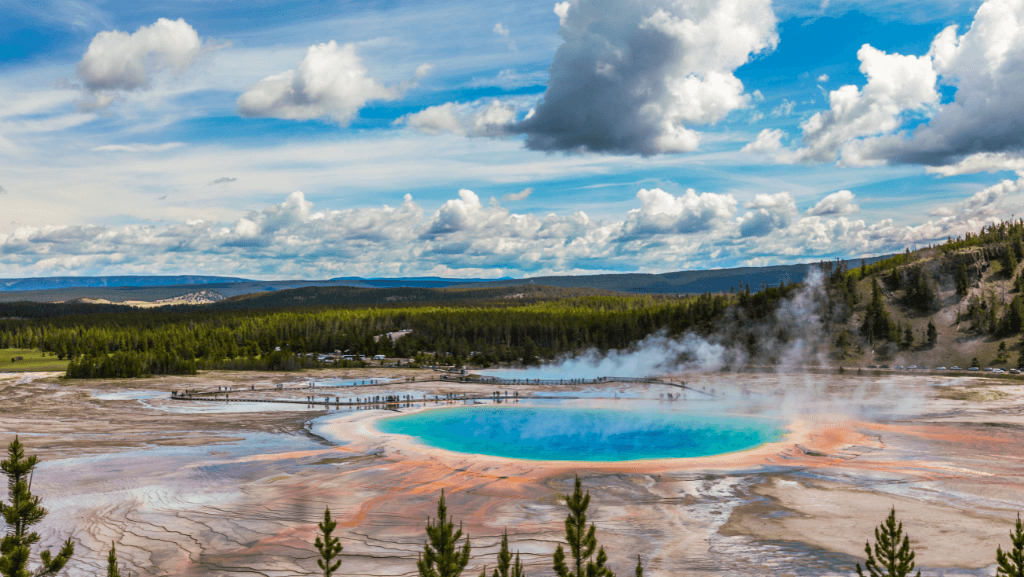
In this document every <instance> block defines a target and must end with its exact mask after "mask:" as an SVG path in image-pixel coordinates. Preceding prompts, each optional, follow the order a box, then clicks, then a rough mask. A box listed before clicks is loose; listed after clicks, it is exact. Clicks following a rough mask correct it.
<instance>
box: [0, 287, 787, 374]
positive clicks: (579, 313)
mask: <svg viewBox="0 0 1024 577" xmlns="http://www.w3.org/2000/svg"><path fill="white" fill-rule="evenodd" d="M796 287H797V285H796V284H790V285H785V286H779V287H764V288H763V290H760V291H757V292H752V291H751V290H750V287H749V286H748V287H746V289H745V290H743V291H741V292H739V293H736V294H703V295H697V296H690V297H664V296H650V295H645V296H621V297H578V298H568V299H563V300H560V301H556V302H542V303H533V304H526V305H522V306H517V307H509V306H504V305H503V306H500V307H490V306H468V307H434V306H428V307H403V308H397V307H396V308H385V309H378V308H363V309H338V308H336V309H291V310H277V311H208V310H203V311H200V310H194V311H192V312H188V313H169V312H165V311H159V310H153V309H140V310H135V311H131V312H127V313H112V314H109V315H69V316H63V317H50V318H34V319H19V320H11V319H8V320H0V348H30V349H41V350H43V351H47V352H53V353H54V354H55V355H56V356H57V357H58V358H60V359H65V358H69V359H72V360H73V362H72V364H71V366H70V367H69V370H68V376H69V377H72V378H78V377H82V378H89V376H93V377H105V376H138V375H144V374H153V375H157V374H191V373H194V372H195V371H196V370H198V369H218V368H233V369H252V370H291V369H299V368H308V367H313V366H321V365H319V364H318V363H317V362H316V360H315V358H310V357H307V356H306V355H307V354H308V353H318V352H333V351H336V350H337V351H343V352H349V353H351V354H362V355H366V356H371V355H377V354H383V355H386V356H387V357H389V358H393V357H399V358H414V357H416V356H417V354H424V353H425V354H430V355H433V356H434V358H439V357H443V358H448V359H452V360H458V359H467V358H469V357H470V353H471V352H475V353H477V355H478V356H475V357H474V361H475V362H477V363H480V364H487V363H493V362H514V361H517V360H520V359H523V360H525V361H527V362H529V360H531V359H534V358H553V357H555V356H556V355H559V354H564V353H574V352H580V351H583V350H587V349H591V348H597V349H600V350H608V349H612V348H616V349H621V348H625V347H628V346H629V345H631V344H632V343H635V342H636V341H639V340H641V339H643V338H644V337H646V336H648V335H650V334H652V333H655V332H657V331H659V330H667V331H668V333H669V334H680V333H683V332H685V331H694V332H698V333H709V332H711V331H713V330H714V328H715V326H716V322H717V321H718V320H720V319H721V318H722V316H723V315H724V314H725V312H726V311H727V310H734V311H740V312H741V313H742V315H743V316H744V318H746V319H748V320H757V319H762V318H766V317H768V316H770V315H771V314H773V312H774V310H775V309H776V307H777V303H778V301H779V300H780V299H783V298H785V297H786V296H788V295H789V294H790V293H791V292H792V291H793V290H795V289H796ZM403 329H411V331H412V332H411V333H410V334H409V335H408V336H405V337H403V338H399V339H397V340H392V339H390V338H388V337H387V336H386V334H387V333H389V332H393V331H400V330H403ZM278 349H279V350H278ZM278 353H279V354H278Z"/></svg>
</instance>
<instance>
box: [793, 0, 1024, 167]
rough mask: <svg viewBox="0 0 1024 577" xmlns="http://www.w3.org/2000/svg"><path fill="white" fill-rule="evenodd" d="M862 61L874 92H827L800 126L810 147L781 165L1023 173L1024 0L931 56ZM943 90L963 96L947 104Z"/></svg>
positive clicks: (1001, 7)
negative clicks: (823, 107) (824, 106)
mask: <svg viewBox="0 0 1024 577" xmlns="http://www.w3.org/2000/svg"><path fill="white" fill-rule="evenodd" d="M857 56H858V58H859V59H860V61H861V72H862V73H864V75H865V76H866V77H867V79H868V81H867V84H866V85H865V86H863V87H861V88H858V87H856V86H854V85H847V86H843V87H841V88H839V89H838V90H834V91H832V92H830V93H829V104H830V108H829V110H827V111H824V112H819V113H818V114H815V115H814V116H813V117H811V118H810V119H808V120H807V121H805V122H804V123H803V124H802V125H801V128H802V129H803V147H801V148H799V149H798V150H795V151H793V152H792V154H778V155H776V160H777V161H780V162H786V161H791V160H793V159H796V160H801V161H806V162H832V161H836V160H838V161H839V162H840V164H845V165H875V164H882V163H891V164H923V165H926V166H928V167H929V169H928V172H930V173H933V174H939V175H944V176H949V175H954V174H966V173H968V172H980V171H989V172H992V171H997V170H1016V169H1017V168H1018V167H1019V166H1021V162H1020V161H1018V160H1017V159H1018V158H1020V157H1021V156H1022V155H1024V131H1021V130H1020V129H1019V127H1020V126H1021V125H1022V124H1024V102H1022V101H1021V99H1020V90H1019V87H1020V86H1022V85H1024V0H986V1H985V2H984V3H983V4H982V5H981V6H980V7H979V8H978V10H977V12H976V13H975V16H974V21H973V22H972V23H971V26H970V28H969V29H968V30H967V31H966V32H964V33H963V34H959V35H958V34H957V27H956V26H955V25H953V26H949V27H947V28H945V29H944V30H943V31H942V32H940V33H939V34H938V35H936V36H935V39H934V40H933V42H932V45H931V49H930V50H929V51H928V53H927V54H924V55H921V56H901V55H899V54H886V53H884V52H881V51H879V50H877V49H875V48H872V47H871V46H869V45H867V44H865V45H864V46H863V47H862V48H861V49H860V51H859V52H858V53H857ZM940 83H941V84H944V85H947V86H951V87H953V88H955V89H956V90H955V95H954V98H953V101H952V102H948V103H945V104H940V101H939V93H938V90H937V87H938V85H939V84H940ZM922 117H923V118H924V120H925V121H924V122H920V121H921V120H922ZM914 125H916V127H915V128H914V129H913V130H912V131H909V130H907V128H908V127H909V126H914Z"/></svg>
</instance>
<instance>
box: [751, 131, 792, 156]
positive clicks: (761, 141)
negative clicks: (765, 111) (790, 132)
mask: <svg viewBox="0 0 1024 577" xmlns="http://www.w3.org/2000/svg"><path fill="white" fill-rule="evenodd" d="M785 135H786V133H785V132H783V131H782V130H779V129H777V128H776V129H769V128H765V129H764V130H762V131H761V132H759V133H758V134H757V138H755V139H754V140H752V141H750V142H748V143H747V144H746V146H744V147H743V148H742V149H741V150H740V152H751V153H760V154H771V153H775V152H778V151H779V150H781V149H782V137H784V136H785Z"/></svg>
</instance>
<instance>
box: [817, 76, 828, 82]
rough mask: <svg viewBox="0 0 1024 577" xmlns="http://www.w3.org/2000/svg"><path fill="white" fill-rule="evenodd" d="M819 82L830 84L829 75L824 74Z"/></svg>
mask: <svg viewBox="0 0 1024 577" xmlns="http://www.w3.org/2000/svg"><path fill="white" fill-rule="evenodd" d="M818 82H828V74H822V75H821V76H819V77H818Z"/></svg>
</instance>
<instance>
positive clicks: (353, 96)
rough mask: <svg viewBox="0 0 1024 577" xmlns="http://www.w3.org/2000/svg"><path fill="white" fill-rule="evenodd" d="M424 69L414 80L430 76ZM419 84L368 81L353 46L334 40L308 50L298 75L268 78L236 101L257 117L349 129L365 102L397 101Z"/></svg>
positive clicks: (295, 72)
mask: <svg viewBox="0 0 1024 577" xmlns="http://www.w3.org/2000/svg"><path fill="white" fill-rule="evenodd" d="M429 69H430V67H429V66H420V67H419V68H418V69H417V71H416V78H420V77H422V76H423V75H424V74H426V73H427V72H428V71H429ZM413 85H415V80H412V81H409V82H407V83H406V84H405V85H402V86H396V85H393V86H385V85H383V84H381V83H380V82H378V81H377V80H375V79H374V78H372V77H370V76H369V74H368V71H367V69H366V67H365V66H364V65H363V62H362V60H361V59H360V58H359V55H358V54H356V47H355V44H351V43H349V44H345V45H343V46H338V44H337V43H336V42H335V41H333V40H331V41H330V42H327V43H325V44H316V45H313V46H310V47H309V49H308V50H307V51H306V56H305V58H303V59H302V61H301V62H299V66H298V67H297V68H296V69H294V70H288V71H286V72H282V73H281V74H275V75H273V76H268V77H266V78H264V79H263V80H260V81H259V82H257V83H256V84H254V85H253V86H252V87H250V88H249V89H248V90H247V91H246V92H245V93H244V94H242V95H241V96H239V97H238V101H237V106H238V112H239V113H240V114H241V115H242V116H251V117H258V118H286V119H290V120H311V119H314V118H326V119H330V120H332V121H334V122H337V123H339V124H343V125H344V124H348V123H349V122H350V121H351V120H352V118H353V117H355V115H356V114H357V113H358V112H359V110H360V109H361V108H362V107H364V106H365V105H366V103H368V102H371V101H374V100H396V99H398V98H401V97H402V95H403V93H404V91H405V89H406V88H409V87H411V86H413Z"/></svg>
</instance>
